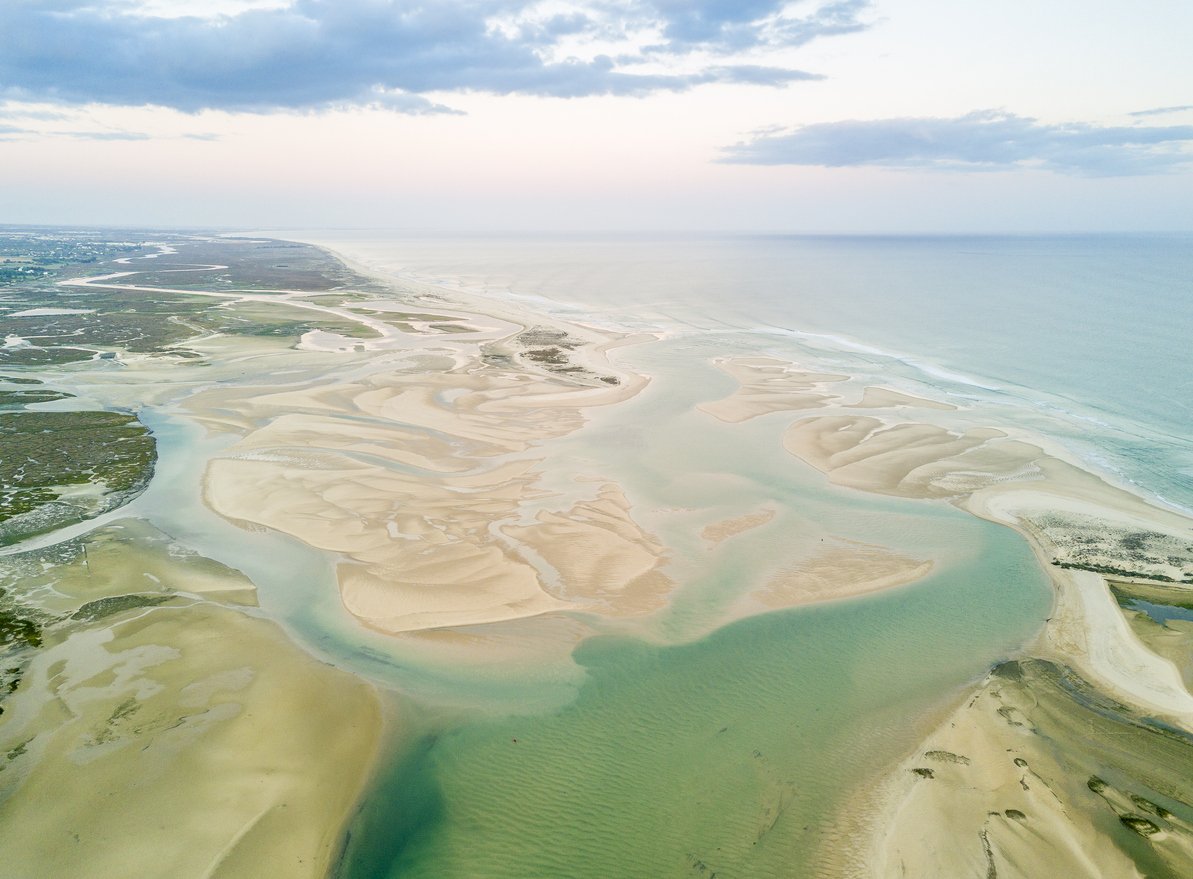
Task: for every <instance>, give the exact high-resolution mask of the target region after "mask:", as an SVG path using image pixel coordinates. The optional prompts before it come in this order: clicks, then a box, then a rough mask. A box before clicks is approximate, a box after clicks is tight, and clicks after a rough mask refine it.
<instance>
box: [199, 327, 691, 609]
mask: <svg viewBox="0 0 1193 879" xmlns="http://www.w3.org/2000/svg"><path fill="white" fill-rule="evenodd" d="M569 333H570V335H571V337H572V338H592V337H594V335H595V334H594V333H593V331H591V330H588V329H587V328H582V329H580V330H575V329H569ZM626 341H627V340H625V339H617V338H614V339H609V338H605V339H603V340H600V341H599V342H592V343H590V344H588V345H587V346H585V347H584V348H582V349H580V350H578V351H575V352H569V354H574V355H575V357H574V362H578V363H582V364H584V365H585V367H586V368H587V369H588V370H590V371H591V372H586V373H584V374H583V375H582V376H581V377H579V378H573V377H571V376H560V375H556V374H553V373H552V372H551V371H550V370H547V369H538V368H535V369H533V370H531V371H526V370H524V369H522V368H520V367H519V368H509V367H501V366H492V365H486V364H483V363H482V362H480V357H479V352H474V355H469V354H468V352H467V349H466V348H465V347H464V346H460V347H457V348H456V349H455V355H454V356H453V358H452V359H451V360H448V361H447V362H446V363H444V364H442V365H441V367H440V368H441V369H442V370H443V371H428V370H427V369H426V365H425V364H424V366H423V368H417V369H416V370H409V368H407V370H405V371H402V370H397V369H394V368H393V367H392V366H391V365H389V364H387V363H385V362H384V361H378V362H376V363H374V364H372V366H371V367H366V368H363V369H361V370H360V374H359V376H358V377H356V378H355V379H353V380H352V381H343V382H326V381H325V382H322V383H319V384H316V385H314V386H311V387H297V388H293V389H287V390H281V391H274V392H267V391H263V390H262V389H258V388H245V389H243V390H241V391H239V392H238V391H237V390H235V389H214V390H212V391H210V392H207V393H204V394H199V395H196V397H194V398H192V400H191V401H190V402H189V404H188V406H189V408H190V410H191V412H193V413H194V414H195V415H196V416H198V417H200V418H203V419H205V420H206V421H207V423H208V424H209V425H211V426H219V427H228V426H236V427H238V428H239V429H241V430H244V431H246V434H245V436H244V437H243V439H241V440H240V441H239V442H238V443H236V444H235V445H233V446H232V447H230V448H229V449H228V450H227V452H226V456H225V457H221V458H217V459H215V460H213V461H212V462H211V463H210V465H209V468H208V472H207V477H206V480H205V498H206V500H207V502H208V503H209V504H210V505H211V507H212V508H213V509H215V510H216V511H217V512H219V513H221V514H222V515H224V516H226V517H228V518H229V519H232V520H233V521H236V522H240V523H252V524H254V525H260V526H265V527H268V528H273V529H276V530H278V531H283V532H285V533H287V534H291V535H293V536H295V537H297V538H298V539H300V540H302V541H304V542H306V543H308V544H310V545H312V546H316V547H318V548H320V549H324V550H328V551H331V552H335V553H338V554H340V555H341V556H343V557H344V561H343V562H342V563H341V564H340V565H339V566H338V570H337V574H338V579H339V584H340V589H341V594H342V597H343V600H344V605H345V607H346V608H347V609H348V610H349V611H350V612H351V613H352V614H354V615H355V616H356V617H357V618H359V619H360V620H361V621H362V622H364V623H365V624H366V625H368V626H370V627H372V628H376V629H378V630H381V631H385V632H389V633H401V632H411V631H417V630H421V629H426V628H432V627H441V626H466V625H477V624H482V623H494V622H500V621H508V620H513V619H518V618H522V617H528V616H534V615H539V614H545V613H549V612H552V611H558V610H565V609H572V610H575V609H581V610H603V611H604V612H608V613H616V614H624V613H646V612H649V611H650V610H653V609H655V608H657V607H658V606H660V604H661V603H662V596H663V595H664V594H665V593H666V592H668V591H669V590H670V588H671V586H672V584H671V582H670V581H669V580H668V579H667V578H666V577H665V576H664V575H663V574H662V572H661V568H662V566H663V564H664V563H665V561H666V556H665V552H664V549H663V547H662V545H661V544H660V543H659V542H658V541H657V540H656V539H654V538H653V537H652V536H651V535H649V534H647V533H645V532H644V531H643V530H642V529H641V528H640V527H639V526H638V525H637V524H636V523H635V522H634V521H633V518H632V515H631V511H630V506H629V503H628V502H627V501H626V500H625V498H624V496H623V495H622V493H621V491H620V490H619V489H618V488H617V487H616V486H613V485H607V486H605V487H604V488H602V489H601V490H600V495H599V497H598V498H596V499H594V500H579V501H577V500H571V499H561V500H559V501H555V502H552V503H548V502H547V501H546V500H545V498H546V493H545V492H544V491H543V490H542V489H540V488H538V487H537V483H538V481H539V474H538V470H537V469H536V466H537V462H536V461H534V460H531V459H527V458H521V457H519V458H515V459H510V458H509V457H508V456H510V455H511V454H515V453H520V452H525V451H527V450H530V449H533V448H536V447H538V446H540V445H541V444H542V443H543V442H544V441H545V440H549V439H551V438H553V437H559V436H562V435H564V434H566V433H569V432H571V431H573V430H575V429H577V428H579V427H580V426H582V425H583V424H584V422H585V415H584V412H585V410H586V409H588V408H589V407H593V406H603V405H610V404H613V403H617V402H620V401H622V400H625V399H628V398H629V397H631V396H633V395H634V394H635V393H637V392H638V391H639V390H640V389H641V388H642V387H643V386H644V385H645V383H646V379H644V378H642V377H640V376H635V375H631V374H625V373H618V374H617V377H618V382H617V384H609V383H606V382H603V381H599V380H597V379H595V378H593V377H592V376H595V375H598V374H606V375H607V374H609V373H610V372H612V371H613V369H612V366H611V365H610V364H609V363H608V361H607V358H606V352H607V351H608V350H610V349H611V348H612V347H614V346H616V345H617V344H623V343H625V342H626Z"/></svg>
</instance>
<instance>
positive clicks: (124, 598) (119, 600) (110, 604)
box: [70, 595, 172, 623]
mask: <svg viewBox="0 0 1193 879" xmlns="http://www.w3.org/2000/svg"><path fill="white" fill-rule="evenodd" d="M171 597H172V596H169V595H113V596H110V597H109V598H99V599H96V600H95V601H89V602H87V603H86V604H84V605H83V606H82V607H80V608H79V609H78V610H76V611H75V612H74V613H73V614H71V615H70V618H71V619H72V620H79V621H82V622H88V623H90V622H95V621H96V620H102V619H103V618H104V617H110V616H112V615H113V614H118V613H122V612H124V611H126V610H134V609H136V608H138V607H156V606H157V605H159V604H164V603H165V602H167V601H169V600H170V598H171Z"/></svg>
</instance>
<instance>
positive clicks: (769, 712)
mask: <svg viewBox="0 0 1193 879" xmlns="http://www.w3.org/2000/svg"><path fill="white" fill-rule="evenodd" d="M972 531H973V533H971V534H970V539H971V540H972V541H973V543H974V545H975V547H976V548H977V549H978V550H980V553H979V557H977V558H974V559H973V560H972V561H970V562H969V563H968V564H965V565H957V566H955V567H952V568H951V569H950V570H949V571H948V572H947V573H941V574H938V575H935V576H933V577H930V578H928V579H927V580H926V581H924V582H922V583H920V584H917V585H915V586H911V587H907V588H904V589H900V590H895V591H893V592H889V593H886V594H881V595H877V596H874V597H871V598H867V599H865V600H855V601H846V602H840V603H836V604H832V605H822V606H818V607H811V608H805V609H801V610H794V611H783V612H777V613H771V614H766V615H763V616H759V617H753V618H749V619H746V620H742V621H740V622H738V623H734V624H732V625H729V626H726V627H724V628H722V629H719V630H717V631H715V632H713V633H712V634H710V635H708V636H706V637H703V638H700V639H698V640H697V641H694V642H692V643H687V644H681V645H674V646H665V645H658V644H648V643H646V642H643V641H641V640H636V639H629V638H617V637H604V638H596V639H592V640H589V641H587V642H585V643H584V644H582V645H581V646H580V647H579V648H578V649H577V651H576V653H575V658H576V661H577V662H578V663H579V664H580V665H582V666H583V667H584V669H585V671H586V675H587V677H586V680H585V682H584V684H583V686H582V687H581V689H580V692H579V694H578V697H577V698H576V700H575V702H574V703H572V704H570V705H568V706H566V707H564V708H562V709H559V710H558V711H554V712H550V713H547V714H529V715H526V714H514V715H512V716H509V717H505V718H500V719H488V720H482V721H479V722H473V723H466V724H462V725H457V726H454V727H450V728H447V729H443V730H438V731H434V732H433V733H428V734H427V736H426V737H424V738H422V739H420V740H419V741H417V742H416V743H414V744H413V745H412V746H411V749H410V750H409V751H408V752H407V753H406V754H405V755H404V757H405V759H404V760H403V761H401V762H400V763H399V764H398V765H396V766H394V767H392V768H391V770H390V772H389V773H386V774H383V775H382V777H381V778H380V779H379V781H378V786H377V788H376V789H375V791H374V792H373V794H372V795H371V796H370V798H369V799H368V800H366V803H365V806H364V811H363V812H362V814H361V816H360V817H359V818H358V820H357V822H356V823H355V824H354V826H353V836H352V845H351V847H350V849H349V851H348V856H347V858H346V861H345V864H344V869H343V870H342V872H341V874H340V875H341V876H343V877H352V879H357V877H359V879H364V877H391V876H392V877H399V876H402V877H405V876H436V877H453V876H487V877H501V876H509V877H531V876H534V877H540V876H541V877H554V876H575V877H580V876H594V877H595V876H668V875H679V874H683V873H685V872H688V871H695V870H697V869H698V864H699V863H703V864H705V865H707V868H708V869H709V870H710V871H714V870H715V871H716V872H717V874H718V875H721V876H780V875H782V876H809V875H816V874H818V873H820V872H821V871H824V872H826V873H828V874H834V873H836V872H837V870H838V869H840V867H841V865H842V864H843V863H844V862H846V861H847V860H848V858H849V857H850V853H851V852H853V851H854V850H855V849H856V847H857V845H858V840H857V839H853V840H850V839H848V838H847V834H846V833H845V830H846V828H843V827H842V826H841V818H840V815H839V814H838V812H837V810H838V809H839V808H841V807H842V806H843V805H845V800H846V799H847V798H848V797H850V796H852V795H855V794H856V790H855V786H856V785H857V784H858V783H860V782H862V781H863V780H864V779H866V778H867V777H868V776H870V775H872V774H874V773H877V772H878V771H880V770H881V769H882V768H883V767H884V766H886V765H888V764H890V763H891V762H893V761H895V760H897V759H899V758H900V757H901V756H902V755H903V753H904V752H906V751H907V750H908V749H910V748H911V747H913V746H914V744H915V743H916V741H917V738H918V735H920V734H922V732H923V726H922V724H923V718H924V716H925V713H926V712H930V711H931V710H932V709H934V708H935V709H938V708H940V707H941V700H942V698H945V697H947V696H949V695H951V694H953V693H954V692H955V691H956V688H957V687H958V686H959V685H960V684H962V683H964V682H965V681H967V680H969V679H972V678H974V677H975V676H977V675H980V674H982V673H983V672H985V671H986V670H987V669H988V668H989V667H990V666H991V665H992V664H993V663H994V662H996V661H997V660H998V659H999V658H1000V657H1003V656H1006V655H1007V654H1008V652H1010V651H1013V650H1014V649H1015V647H1016V646H1017V645H1018V644H1019V643H1020V642H1021V641H1022V640H1023V639H1025V638H1026V637H1028V636H1029V635H1030V634H1031V633H1032V632H1033V631H1034V629H1035V628H1036V627H1037V626H1038V625H1039V623H1040V621H1041V620H1042V618H1043V616H1044V615H1046V613H1047V611H1048V606H1049V598H1048V593H1047V589H1046V587H1045V584H1044V582H1043V580H1044V578H1043V574H1042V572H1040V571H1039V569H1038V567H1037V566H1036V565H1035V563H1034V561H1033V559H1032V558H1031V556H1030V553H1029V552H1028V551H1027V548H1026V546H1024V545H1023V543H1022V541H1020V540H1019V539H1018V538H1017V536H1016V535H1014V534H1013V533H1011V532H1009V531H1007V530H1005V529H1000V528H997V527H995V526H992V525H987V524H985V523H976V522H975V523H973V529H972Z"/></svg>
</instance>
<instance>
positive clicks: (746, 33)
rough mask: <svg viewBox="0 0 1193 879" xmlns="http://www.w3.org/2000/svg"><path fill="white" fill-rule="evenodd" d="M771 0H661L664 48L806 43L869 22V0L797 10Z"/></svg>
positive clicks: (738, 47) (677, 50) (658, 7)
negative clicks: (864, 15)
mask: <svg viewBox="0 0 1193 879" xmlns="http://www.w3.org/2000/svg"><path fill="white" fill-rule="evenodd" d="M789 5H790V4H787V3H775V2H772V0H658V2H656V3H655V4H654V6H655V8H656V10H657V11H658V13H659V14H660V18H661V20H662V25H663V27H662V31H663V36H664V37H665V38H666V42H665V43H663V44H661V45H659V46H656V47H654V48H655V49H656V50H661V51H665V52H674V53H680V52H687V51H691V50H692V49H696V48H705V49H707V48H719V49H733V50H742V49H751V48H757V47H764V46H765V47H787V48H790V47H793V46H802V45H804V44H805V43H809V42H811V41H812V40H814V39H817V38H818V37H826V36H836V35H839V34H850V33H855V32H857V31H861V30H865V28H866V27H867V26H868V25H867V24H866V23H865V22H864V21H863V20H862V18H861V15H862V13H864V12H865V11H866V10H867V9H868V8H869V6H870V3H869V0H837V2H830V3H826V4H824V5H822V6H820V7H817V8H815V9H812V10H811V11H810V12H809V13H808V14H807V15H804V16H794V15H791V14H790V12H789V11H788V6H789Z"/></svg>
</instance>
